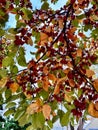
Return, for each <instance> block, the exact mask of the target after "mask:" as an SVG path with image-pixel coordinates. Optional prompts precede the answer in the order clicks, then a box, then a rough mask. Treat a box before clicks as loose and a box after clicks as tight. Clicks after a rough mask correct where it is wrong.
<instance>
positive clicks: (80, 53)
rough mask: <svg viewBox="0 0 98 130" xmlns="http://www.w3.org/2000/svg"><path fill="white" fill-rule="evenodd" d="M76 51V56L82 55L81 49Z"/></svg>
mask: <svg viewBox="0 0 98 130" xmlns="http://www.w3.org/2000/svg"><path fill="white" fill-rule="evenodd" d="M76 53H77V56H78V57H81V56H82V49H78V50H77V52H76Z"/></svg>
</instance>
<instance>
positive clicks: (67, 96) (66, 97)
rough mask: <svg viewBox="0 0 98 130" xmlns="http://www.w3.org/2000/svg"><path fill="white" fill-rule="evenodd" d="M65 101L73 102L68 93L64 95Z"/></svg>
mask: <svg viewBox="0 0 98 130" xmlns="http://www.w3.org/2000/svg"><path fill="white" fill-rule="evenodd" d="M64 99H65V100H66V101H67V102H71V101H72V96H70V95H69V93H66V94H65V95H64Z"/></svg>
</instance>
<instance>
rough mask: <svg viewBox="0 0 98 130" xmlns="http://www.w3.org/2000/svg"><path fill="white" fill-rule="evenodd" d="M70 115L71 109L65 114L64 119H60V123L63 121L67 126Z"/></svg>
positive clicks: (63, 124)
mask: <svg viewBox="0 0 98 130" xmlns="http://www.w3.org/2000/svg"><path fill="white" fill-rule="evenodd" d="M69 117H70V111H67V112H66V113H65V114H64V115H63V117H62V119H61V120H60V123H61V125H62V126H67V125H68V123H69Z"/></svg>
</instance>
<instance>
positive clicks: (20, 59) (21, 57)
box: [16, 47, 27, 67]
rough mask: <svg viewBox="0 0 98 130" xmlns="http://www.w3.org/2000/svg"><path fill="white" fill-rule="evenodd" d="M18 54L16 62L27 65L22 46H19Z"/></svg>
mask: <svg viewBox="0 0 98 130" xmlns="http://www.w3.org/2000/svg"><path fill="white" fill-rule="evenodd" d="M18 53H19V55H18V56H17V57H16V59H17V62H18V64H19V65H20V66H24V67H25V66H27V63H26V59H25V50H24V48H23V47H20V48H19V52H18Z"/></svg>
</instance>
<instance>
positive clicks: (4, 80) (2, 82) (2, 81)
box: [0, 77, 8, 87]
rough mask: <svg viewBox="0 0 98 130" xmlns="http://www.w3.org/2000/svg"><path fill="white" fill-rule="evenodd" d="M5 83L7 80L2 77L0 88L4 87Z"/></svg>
mask: <svg viewBox="0 0 98 130" xmlns="http://www.w3.org/2000/svg"><path fill="white" fill-rule="evenodd" d="M7 81H8V78H7V77H3V78H2V79H1V80H0V87H5V85H6V83H7Z"/></svg>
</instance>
